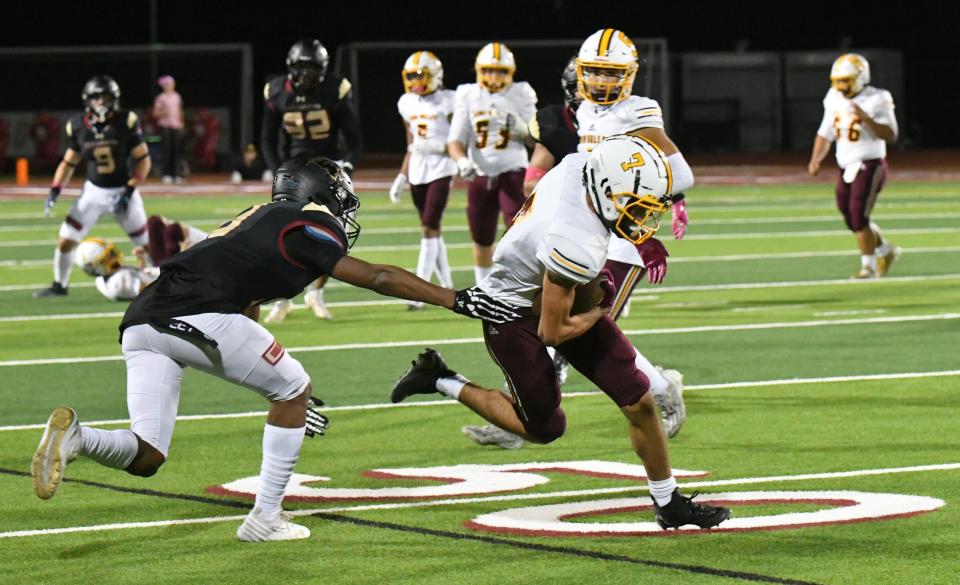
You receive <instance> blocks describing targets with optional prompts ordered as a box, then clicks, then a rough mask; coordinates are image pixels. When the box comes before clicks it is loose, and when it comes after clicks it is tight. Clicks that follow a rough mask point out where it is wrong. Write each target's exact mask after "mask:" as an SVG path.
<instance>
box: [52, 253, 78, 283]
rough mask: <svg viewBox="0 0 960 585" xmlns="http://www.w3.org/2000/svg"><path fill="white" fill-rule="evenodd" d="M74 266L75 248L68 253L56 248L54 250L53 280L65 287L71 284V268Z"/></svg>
mask: <svg viewBox="0 0 960 585" xmlns="http://www.w3.org/2000/svg"><path fill="white" fill-rule="evenodd" d="M71 268H73V250H70V251H69V252H67V253H66V254H64V253H63V252H61V251H60V248H56V249H54V251H53V281H54V282H59V283H60V285H61V286H62V287H63V288H67V286H69V285H70V269H71Z"/></svg>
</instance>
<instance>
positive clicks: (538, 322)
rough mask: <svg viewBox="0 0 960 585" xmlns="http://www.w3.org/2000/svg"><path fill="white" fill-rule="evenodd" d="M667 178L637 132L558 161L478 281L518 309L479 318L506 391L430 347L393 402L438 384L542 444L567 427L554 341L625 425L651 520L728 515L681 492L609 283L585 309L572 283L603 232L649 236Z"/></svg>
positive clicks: (603, 249) (665, 522)
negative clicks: (460, 370) (492, 319)
mask: <svg viewBox="0 0 960 585" xmlns="http://www.w3.org/2000/svg"><path fill="white" fill-rule="evenodd" d="M670 176H671V175H670V168H669V163H667V161H666V157H665V156H664V155H663V153H662V152H661V151H660V149H659V148H657V146H656V145H655V144H653V142H651V141H649V140H647V139H645V138H642V137H634V136H627V135H617V136H612V137H610V138H608V139H606V140H604V141H602V142H600V143H599V144H598V145H597V147H596V148H595V149H593V152H592V153H590V154H587V153H578V154H572V155H569V156H567V157H566V158H564V159H563V161H562V162H561V163H560V164H559V165H557V166H556V167H554V168H553V169H552V170H551V171H550V172H548V173H547V174H546V176H544V177H543V179H542V180H541V181H540V183H539V184H538V185H537V190H536V192H535V193H534V194H533V195H531V196H530V198H529V199H527V202H526V204H525V205H524V207H523V209H522V210H521V211H520V213H519V214H518V215H517V218H516V220H515V222H514V225H513V227H512V228H511V229H510V230H509V231H507V233H506V235H505V236H504V237H503V240H501V242H500V244H499V245H498V246H497V251H496V254H495V256H494V267H493V271H492V272H491V273H490V275H489V276H488V277H487V278H486V279H485V280H484V281H483V282H482V283H481V287H480V288H481V289H482V290H483V291H484V292H485V293H486V294H488V295H490V296H491V297H493V298H495V299H497V300H499V301H501V302H503V303H506V304H508V305H510V306H513V307H518V312H521V313H523V316H522V317H521V318H519V319H517V320H514V321H511V322H509V323H505V324H495V323H489V322H488V323H484V324H483V334H484V340H485V342H486V345H487V350H488V351H489V353H490V356H491V357H492V358H493V359H494V361H495V362H496V363H497V365H498V366H499V367H500V369H501V370H502V371H503V374H504V377H505V378H506V380H507V382H508V383H509V384H508V388H509V395H508V394H506V393H501V392H500V391H497V390H490V389H486V388H481V387H479V386H477V385H475V384H472V383H470V381H469V380H467V379H466V378H464V377H463V376H460V375H459V374H457V373H456V372H454V371H453V370H451V369H449V368H448V367H447V366H446V364H445V363H444V362H443V360H442V359H441V358H440V355H439V354H438V353H437V352H435V351H433V350H431V349H428V350H427V351H426V352H424V353H422V354H420V355H419V356H418V358H417V360H416V361H414V363H413V366H412V367H411V368H410V369H409V370H408V371H407V372H406V373H405V374H404V375H403V376H402V377H401V378H400V379H399V380H398V381H397V383H396V385H395V386H394V388H393V391H392V393H391V396H390V399H391V400H392V401H393V402H400V401H401V400H404V399H405V398H406V397H408V396H410V395H412V394H429V393H434V392H440V393H441V394H443V395H445V396H447V397H449V398H453V399H455V400H458V401H460V402H461V403H463V404H464V405H466V406H467V407H469V408H470V409H471V410H473V411H475V412H476V413H477V414H479V415H480V416H482V417H483V418H485V419H487V420H488V421H489V422H491V423H493V424H495V425H496V426H498V427H500V428H502V429H506V430H507V431H510V432H511V433H515V434H517V435H520V436H521V437H523V438H524V439H525V440H527V441H532V442H535V443H550V442H552V441H554V440H556V439H558V438H559V437H560V436H562V435H563V433H564V431H565V430H566V415H565V414H564V412H563V410H562V409H561V408H560V398H561V395H560V386H559V383H558V380H557V375H556V372H555V370H554V364H553V360H551V359H550V355H549V354H548V352H547V347H549V346H552V347H554V348H556V350H557V352H558V353H560V354H561V355H563V357H564V358H566V359H567V361H569V362H570V365H572V366H573V367H574V368H576V369H577V371H579V372H580V373H581V374H583V375H584V376H585V377H586V378H587V379H589V380H590V381H591V382H593V383H594V384H596V386H597V387H598V388H600V389H601V390H602V391H603V392H604V393H605V394H607V395H608V396H609V397H610V398H611V399H612V400H613V401H614V402H615V403H616V404H617V406H618V407H619V408H620V411H621V412H622V413H623V415H624V416H625V417H626V418H627V420H628V421H629V424H630V427H629V428H630V439H631V441H632V443H633V447H634V451H635V452H636V454H637V455H638V456H639V457H640V459H641V460H642V461H643V465H644V468H645V469H646V473H647V477H648V478H649V480H648V483H649V486H650V494H651V496H652V498H653V500H654V508H655V510H656V518H657V522H658V523H659V524H660V526H662V527H663V528H679V527H680V526H683V525H686V524H695V525H697V526H699V527H701V528H710V527H713V526H716V525H718V524H720V523H721V522H723V521H724V520H726V519H727V518H729V517H730V511H729V510H728V509H726V508H723V507H713V506H707V505H698V504H695V503H693V502H692V501H691V500H692V497H684V496H682V495H681V494H680V491H679V489H678V488H677V482H676V480H675V479H674V477H673V473H672V471H671V467H670V458H669V454H668V451H667V439H666V437H665V436H664V433H663V430H662V429H661V425H660V419H659V417H658V416H657V410H656V407H655V404H654V401H653V397H652V396H651V393H650V392H648V390H649V388H650V381H649V379H648V378H647V376H646V375H645V374H644V373H643V372H642V371H641V370H640V369H639V368H638V367H637V365H636V361H635V359H636V351H635V350H634V348H633V345H632V344H631V342H630V340H629V339H628V338H627V336H626V335H624V334H623V332H622V331H621V330H620V328H619V327H618V326H617V324H616V323H615V322H614V321H613V319H612V318H611V317H610V315H609V310H610V306H611V300H612V297H613V293H614V291H613V290H606V291H605V292H606V294H605V295H603V296H602V297H594V298H593V305H595V306H592V305H590V304H589V303H583V302H581V301H582V299H581V298H580V297H583V296H584V295H581V294H578V290H577V289H578V287H580V286H584V285H587V287H586V290H588V291H590V290H592V289H591V287H594V285H593V284H588V283H593V282H594V281H596V279H597V277H598V276H599V275H600V274H601V270H602V268H603V265H604V262H605V261H606V257H607V245H608V241H609V239H610V237H611V234H613V235H614V236H615V237H620V238H623V239H625V240H627V241H630V242H632V243H633V244H640V243H642V242H643V241H645V240H647V239H649V238H650V237H652V236H653V234H654V233H655V232H656V230H657V229H658V228H659V223H658V216H659V215H660V213H662V212H664V211H666V210H667V207H668V204H669V201H670V199H669V193H670ZM538 295H539V298H540V302H539V305H540V315H539V316H537V315H536V314H535V308H536V303H535V300H536V298H537V296H538ZM597 303H599V304H597ZM589 306H592V308H588V307H589ZM575 307H576V308H575Z"/></svg>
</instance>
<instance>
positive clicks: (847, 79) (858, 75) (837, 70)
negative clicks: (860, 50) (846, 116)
mask: <svg viewBox="0 0 960 585" xmlns="http://www.w3.org/2000/svg"><path fill="white" fill-rule="evenodd" d="M869 83H870V63H869V62H867V59H866V58H865V57H864V56H863V55H859V54H857V53H844V54H843V55H840V56H839V57H837V60H836V61H834V62H833V67H831V68H830V85H831V86H832V87H833V89H835V90H837V91H839V92H840V93H842V94H843V95H845V96H847V97H848V98H852V97H854V96H855V95H857V94H858V93H860V92H861V91H863V88H864V87H866V86H867V85H868V84H869Z"/></svg>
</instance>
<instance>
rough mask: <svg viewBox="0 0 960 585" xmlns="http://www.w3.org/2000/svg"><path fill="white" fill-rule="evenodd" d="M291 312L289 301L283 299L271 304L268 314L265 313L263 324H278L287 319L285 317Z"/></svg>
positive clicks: (291, 304)
mask: <svg viewBox="0 0 960 585" xmlns="http://www.w3.org/2000/svg"><path fill="white" fill-rule="evenodd" d="M292 310H293V301H291V300H289V299H284V300H281V301H277V302H276V303H274V304H273V308H271V309H270V312H269V313H267V316H266V318H264V320H263V322H264V323H279V322H280V321H283V320H284V319H286V318H287V315H289V314H290V311H292Z"/></svg>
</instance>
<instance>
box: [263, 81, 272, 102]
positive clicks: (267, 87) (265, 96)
mask: <svg viewBox="0 0 960 585" xmlns="http://www.w3.org/2000/svg"><path fill="white" fill-rule="evenodd" d="M263 99H265V100H268V99H270V82H269V81H268V82H267V83H265V84H264V85H263Z"/></svg>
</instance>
